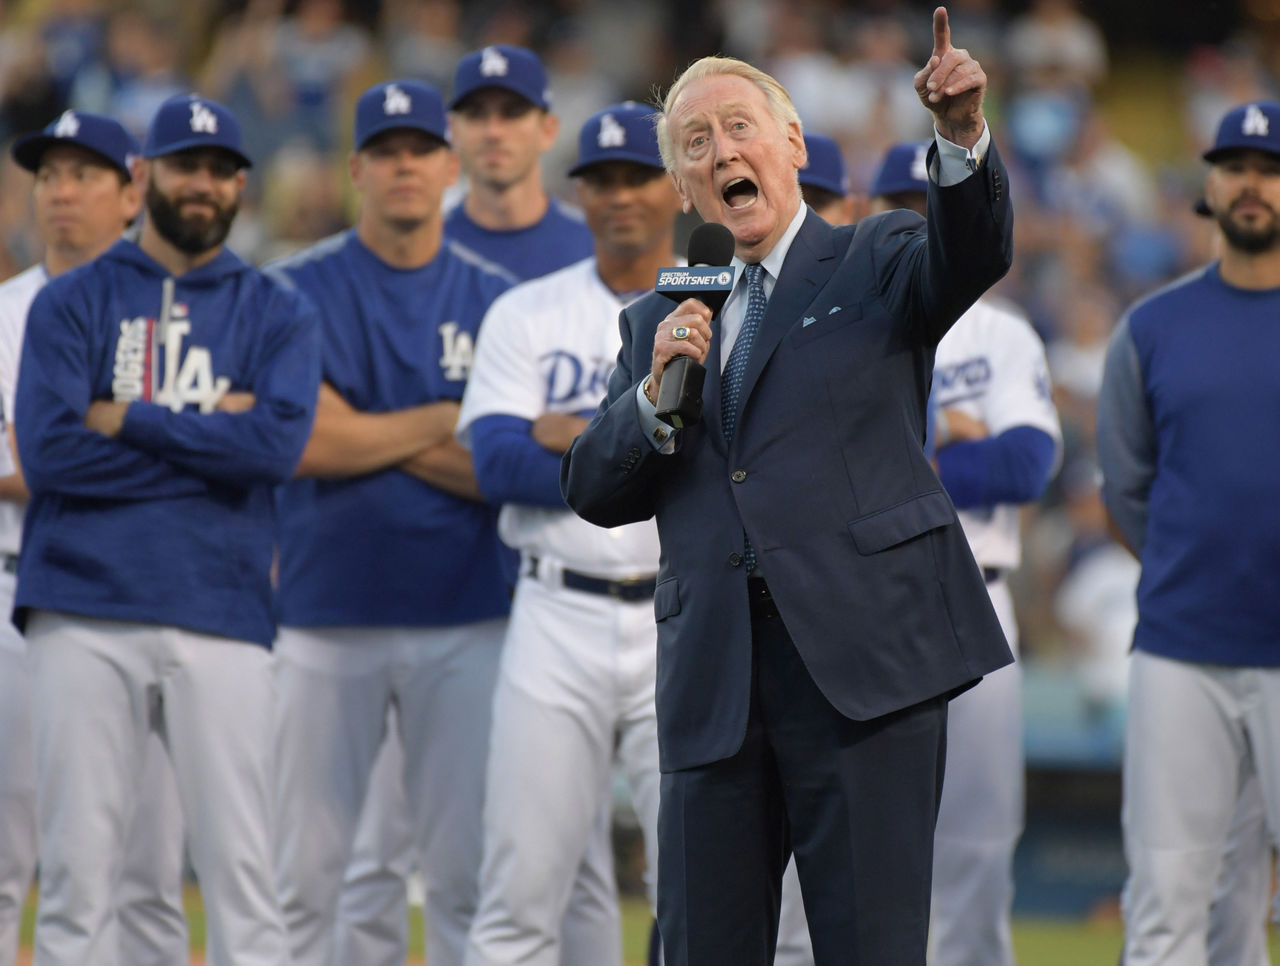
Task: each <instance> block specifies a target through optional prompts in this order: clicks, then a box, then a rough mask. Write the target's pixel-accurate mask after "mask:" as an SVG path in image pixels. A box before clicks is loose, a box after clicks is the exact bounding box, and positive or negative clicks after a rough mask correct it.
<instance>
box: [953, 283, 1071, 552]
mask: <svg viewBox="0 0 1280 966" xmlns="http://www.w3.org/2000/svg"><path fill="white" fill-rule="evenodd" d="M933 393H934V399H935V401H936V403H937V405H938V408H939V409H958V410H960V411H961V412H962V413H964V414H965V415H966V416H970V417H972V418H974V419H977V420H980V421H981V422H982V423H984V424H985V425H986V427H987V430H988V431H989V432H990V434H991V435H992V436H998V435H1000V434H1001V433H1003V432H1004V431H1005V430H1007V429H1012V428H1013V427H1014V426H1034V427H1035V428H1036V429H1042V430H1044V431H1045V432H1046V433H1048V434H1049V435H1050V436H1052V437H1053V439H1054V442H1055V443H1056V444H1057V445H1056V453H1055V455H1054V464H1055V468H1056V465H1057V463H1058V461H1060V460H1061V459H1062V427H1061V426H1060V425H1059V424H1058V413H1057V410H1055V409H1054V408H1053V400H1052V398H1051V396H1052V393H1051V385H1050V382H1049V366H1048V364H1047V363H1046V362H1045V355H1044V344H1043V343H1042V342H1041V341H1040V337H1039V336H1038V335H1036V332H1035V330H1034V329H1032V328H1031V325H1030V323H1029V322H1027V320H1026V319H1025V318H1023V316H1022V315H1020V314H1019V313H1018V312H1016V311H1014V310H1013V308H1012V307H1011V306H1010V305H1009V304H1008V303H1004V302H1000V301H998V300H994V299H989V298H984V299H981V300H979V301H978V302H976V303H974V305H973V307H972V308H970V309H969V311H968V312H966V313H965V314H964V315H962V316H960V319H959V320H958V321H957V322H956V324H955V325H953V326H952V327H951V330H950V331H949V332H948V333H947V334H946V335H945V336H943V337H942V341H941V342H940V343H938V352H937V357H936V359H935V361H934V365H933ZM959 516H960V523H961V525H962V526H963V527H964V535H965V536H966V537H967V538H968V540H969V546H970V547H971V548H972V549H973V556H974V558H975V559H976V560H977V561H978V564H979V565H980V566H983V567H999V568H1005V569H1008V568H1013V567H1016V566H1017V565H1018V562H1019V561H1020V560H1021V557H1022V542H1021V539H1020V537H1019V532H1018V507H1017V505H1015V504H1012V503H1001V504H998V505H996V506H992V507H986V508H983V509H979V508H971V509H968V510H961V511H960V512H959Z"/></svg>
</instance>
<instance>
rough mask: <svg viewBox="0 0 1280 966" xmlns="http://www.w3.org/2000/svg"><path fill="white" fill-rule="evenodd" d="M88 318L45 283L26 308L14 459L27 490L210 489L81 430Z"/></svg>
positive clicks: (138, 492)
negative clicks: (27, 321) (18, 461)
mask: <svg viewBox="0 0 1280 966" xmlns="http://www.w3.org/2000/svg"><path fill="white" fill-rule="evenodd" d="M86 317H87V313H85V312H77V311H76V310H75V309H74V308H73V307H72V306H70V305H68V304H67V301H65V300H64V299H63V298H61V297H59V296H57V295H55V294H54V292H53V290H52V288H51V287H50V286H46V287H45V288H44V289H43V290H41V292H40V293H39V294H38V295H37V296H36V298H35V301H34V302H33V303H32V305H31V310H30V313H29V315H28V318H29V319H30V320H31V321H32V323H33V324H32V325H31V327H30V336H29V337H27V338H26V339H24V340H23V346H22V362H21V364H20V365H19V367H18V386H17V394H16V401H15V404H14V409H15V412H14V419H15V430H16V432H17V437H18V455H19V457H20V459H21V460H22V468H23V472H24V473H25V475H26V481H27V486H28V487H29V488H30V490H31V492H32V493H56V494H59V495H62V496H72V497H90V498H97V499H116V500H151V499H157V498H164V497H178V496H192V495H199V494H203V493H206V492H208V484H207V483H206V482H205V481H204V480H202V479H200V478H199V477H198V476H194V475H192V474H191V473H188V472H186V471H184V470H182V469H180V468H179V467H177V466H175V465H174V464H172V463H170V462H169V461H167V460H165V459H162V458H160V457H158V456H155V455H152V454H150V453H144V452H141V451H140V450H138V449H136V448H135V447H133V446H130V445H129V444H128V443H126V442H124V441H123V440H120V439H110V438H108V437H106V436H104V435H102V434H101V433H98V432H95V431H93V430H90V429H88V428H86V427H85V425H84V417H85V413H86V412H87V411H88V409H89V403H90V402H92V400H93V363H92V354H93V349H92V346H93V344H94V342H95V340H94V338H93V336H92V335H91V333H90V330H89V327H88V326H87V325H86V324H85V318H86Z"/></svg>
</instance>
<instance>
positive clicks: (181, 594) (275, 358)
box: [15, 241, 320, 646]
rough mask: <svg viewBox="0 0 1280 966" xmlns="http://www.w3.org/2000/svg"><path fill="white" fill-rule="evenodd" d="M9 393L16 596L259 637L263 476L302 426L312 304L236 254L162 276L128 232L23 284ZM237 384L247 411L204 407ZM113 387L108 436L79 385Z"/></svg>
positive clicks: (314, 367)
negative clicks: (22, 481) (89, 418)
mask: <svg viewBox="0 0 1280 966" xmlns="http://www.w3.org/2000/svg"><path fill="white" fill-rule="evenodd" d="M19 372H20V376H19V379H18V387H17V400H16V405H15V410H16V412H15V427H16V431H17V436H18V451H19V455H20V457H21V459H22V467H23V471H24V473H25V474H26V480H27V485H28V487H29V488H30V490H31V502H30V504H29V505H28V508H27V516H26V521H25V524H24V541H23V551H22V558H21V561H20V564H19V569H18V589H17V599H16V610H15V621H16V622H17V623H18V625H19V627H21V626H22V625H23V622H24V621H25V618H26V613H27V612H28V611H29V609H31V608H39V609H43V610H57V611H63V612H66V613H71V614H79V615H84V616H89V617H98V618H107V619H111V620H122V621H137V622H143V623H149V624H161V625H168V626H175V627H183V628H187V629H189V630H193V631H200V632H204V633H208V634H216V635H219V636H222V637H228V638H234V639H238V640H247V641H255V642H257V643H259V644H262V645H264V646H270V644H271V641H272V639H273V637H274V636H275V623H274V619H273V616H272V600H271V586H270V571H271V561H272V553H273V548H274V543H275V514H274V509H273V496H272V494H273V487H274V486H275V485H276V484H279V483H282V482H283V481H285V480H287V479H289V477H290V476H291V475H292V473H293V469H294V467H295V466H296V465H297V462H298V459H299V458H300V457H301V455H302V450H303V447H304V446H305V445H306V442H307V437H308V435H309V434H310V432H311V420H312V417H313V415H314V409H315V402H316V393H317V390H318V386H319V379H320V362H319V343H318V334H317V321H316V315H315V311H314V309H313V308H312V306H311V304H310V303H309V302H308V301H307V300H306V299H305V298H303V297H301V296H299V295H298V294H297V293H296V292H291V291H288V290H286V289H285V288H284V287H282V286H281V285H279V284H278V283H277V282H275V281H273V280H271V279H269V278H267V277H266V276H265V275H263V274H262V273H261V272H259V271H258V270H257V269H255V268H253V267H252V266H250V265H248V264H247V263H245V262H244V261H242V260H241V259H240V258H238V257H237V256H236V255H234V254H233V253H231V252H230V251H227V250H226V249H223V250H222V251H221V252H220V253H219V254H218V256H217V257H216V258H214V259H213V260H212V261H211V262H209V263H207V264H205V265H202V266H200V267H199V268H196V269H193V270H192V271H190V272H187V273H186V274H184V275H182V276H180V277H178V278H173V277H172V276H170V275H169V273H168V272H167V271H166V270H165V269H164V268H163V267H162V266H161V265H159V264H158V263H156V262H155V261H154V260H153V259H151V258H150V257H149V256H148V255H146V254H145V253H144V252H143V251H142V249H141V248H139V247H138V245H137V244H135V243H134V242H132V241H120V242H117V243H116V244H115V245H113V246H112V247H111V248H110V249H109V250H108V251H107V252H106V253H105V254H104V255H102V256H101V257H100V258H98V259H96V260H95V261H93V262H90V263H88V264H87V265H83V266H81V267H79V268H76V269H73V270H72V271H70V272H68V273H66V274H65V275H62V276H60V277H58V278H55V279H54V280H53V281H51V282H50V283H49V284H48V285H46V286H45V287H44V288H43V289H42V290H41V292H40V293H39V294H38V295H37V296H36V299H35V301H34V302H33V303H32V306H31V310H30V313H29V315H28V317H27V336H26V339H25V341H24V344H23V350H22V363H21V366H20V368H19ZM225 392H251V393H253V394H254V396H255V399H256V402H255V404H254V406H253V407H252V409H250V410H249V411H248V412H244V413H234V414H233V413H223V412H217V411H215V408H214V407H215V405H216V403H217V400H218V399H219V398H220V397H221V396H222V394H224V393H225ZM100 399H113V400H116V401H128V402H130V406H129V408H128V410H127V414H126V416H125V420H124V425H123V428H122V429H121V432H120V434H119V436H117V437H115V438H109V437H107V436H104V435H102V434H101V433H98V432H95V431H93V430H90V429H87V428H86V427H85V425H84V417H85V413H86V411H87V410H88V408H89V404H90V403H91V402H92V401H94V400H100Z"/></svg>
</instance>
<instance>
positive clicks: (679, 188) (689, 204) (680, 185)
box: [667, 171, 693, 215]
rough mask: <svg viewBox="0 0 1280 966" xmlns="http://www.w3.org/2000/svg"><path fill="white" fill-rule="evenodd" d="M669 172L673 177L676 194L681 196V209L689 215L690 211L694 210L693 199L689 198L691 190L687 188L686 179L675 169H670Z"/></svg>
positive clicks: (672, 181)
mask: <svg viewBox="0 0 1280 966" xmlns="http://www.w3.org/2000/svg"><path fill="white" fill-rule="evenodd" d="M667 174H668V175H669V176H670V178H671V183H672V184H673V185H675V189H676V194H677V195H679V196H680V210H681V211H683V212H684V213H685V214H686V215H687V214H688V213H689V212H691V211H693V201H692V200H691V199H690V198H689V192H688V191H687V190H686V188H685V183H684V179H683V178H681V177H680V176H679V175H678V174H676V173H675V172H674V171H669V172H667Z"/></svg>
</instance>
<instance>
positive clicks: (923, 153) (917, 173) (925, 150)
mask: <svg viewBox="0 0 1280 966" xmlns="http://www.w3.org/2000/svg"><path fill="white" fill-rule="evenodd" d="M928 156H929V146H928V145H927V144H919V145H916V156H915V157H914V158H912V159H911V177H913V178H915V179H916V180H917V181H928V180H929V169H928V168H927V167H926V166H925V163H924V162H925V159H926V158H927V157H928Z"/></svg>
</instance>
